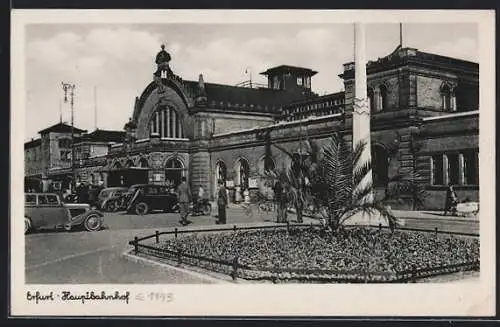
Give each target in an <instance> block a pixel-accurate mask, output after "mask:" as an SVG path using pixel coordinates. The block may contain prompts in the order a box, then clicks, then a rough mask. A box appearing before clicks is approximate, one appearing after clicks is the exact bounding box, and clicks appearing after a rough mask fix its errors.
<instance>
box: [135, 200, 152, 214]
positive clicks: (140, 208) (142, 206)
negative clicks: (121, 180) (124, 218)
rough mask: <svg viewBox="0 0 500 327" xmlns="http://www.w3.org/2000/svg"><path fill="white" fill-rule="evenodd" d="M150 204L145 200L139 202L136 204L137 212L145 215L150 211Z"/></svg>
mask: <svg viewBox="0 0 500 327" xmlns="http://www.w3.org/2000/svg"><path fill="white" fill-rule="evenodd" d="M148 210H149V208H148V205H147V204H146V203H144V202H139V203H137V204H136V205H135V213H136V214H138V215H145V214H147V213H148Z"/></svg>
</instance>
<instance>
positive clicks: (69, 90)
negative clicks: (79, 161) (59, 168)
mask: <svg viewBox="0 0 500 327" xmlns="http://www.w3.org/2000/svg"><path fill="white" fill-rule="evenodd" d="M61 85H62V88H63V91H64V103H68V95H69V98H70V100H69V101H70V102H69V103H70V107H71V177H72V178H73V182H76V177H75V147H74V143H75V121H74V99H75V88H76V86H75V84H71V83H65V82H61Z"/></svg>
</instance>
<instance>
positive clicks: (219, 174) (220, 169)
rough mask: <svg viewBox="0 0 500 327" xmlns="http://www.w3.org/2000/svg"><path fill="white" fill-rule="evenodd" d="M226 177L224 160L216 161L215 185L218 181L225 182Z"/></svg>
mask: <svg viewBox="0 0 500 327" xmlns="http://www.w3.org/2000/svg"><path fill="white" fill-rule="evenodd" d="M226 179H227V168H226V164H225V163H224V161H217V163H216V164H215V185H216V186H217V185H218V184H219V183H220V182H223V183H226Z"/></svg>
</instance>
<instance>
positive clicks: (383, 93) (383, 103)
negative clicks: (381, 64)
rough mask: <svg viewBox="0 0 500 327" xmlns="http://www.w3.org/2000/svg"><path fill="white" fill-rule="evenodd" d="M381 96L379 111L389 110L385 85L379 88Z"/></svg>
mask: <svg viewBox="0 0 500 327" xmlns="http://www.w3.org/2000/svg"><path fill="white" fill-rule="evenodd" d="M379 90H380V95H379V105H378V110H377V111H382V110H384V109H387V105H388V104H387V87H386V86H385V85H383V84H382V85H380V86H379Z"/></svg>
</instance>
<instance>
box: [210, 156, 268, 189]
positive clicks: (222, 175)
mask: <svg viewBox="0 0 500 327" xmlns="http://www.w3.org/2000/svg"><path fill="white" fill-rule="evenodd" d="M234 169H235V175H236V178H235V186H240V187H241V188H242V189H247V188H248V186H249V185H248V182H249V176H250V165H249V164H248V161H247V160H246V159H244V158H240V159H238V160H237V161H236V164H235V166H234ZM258 169H259V174H264V173H265V172H266V171H271V170H274V169H275V164H274V161H273V160H272V159H267V160H266V159H265V158H264V159H262V160H260V161H259V163H258ZM215 179H216V181H217V183H221V182H222V183H225V182H226V180H227V166H226V164H225V163H224V161H222V160H219V161H217V163H216V167H215Z"/></svg>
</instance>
